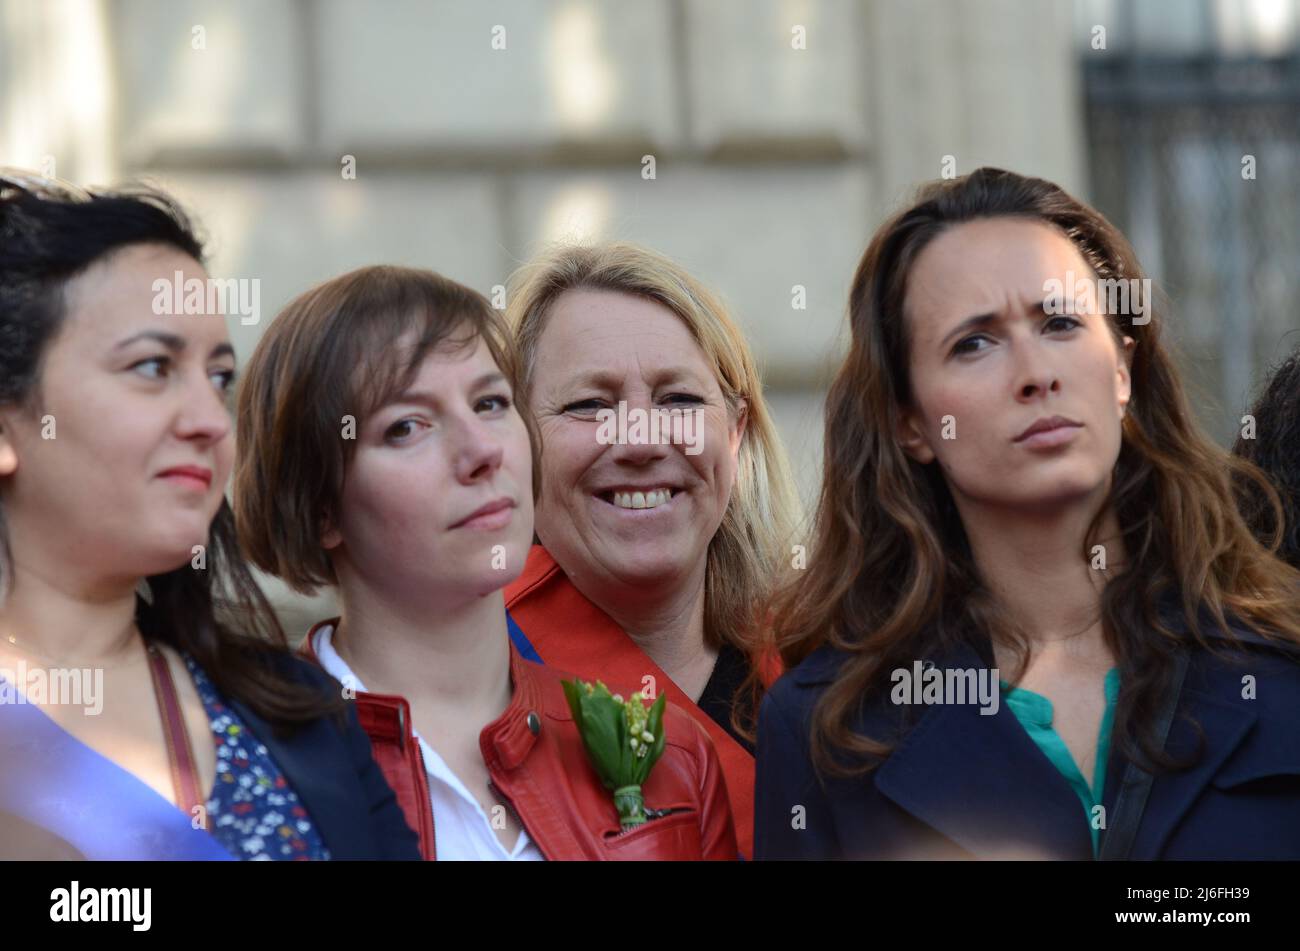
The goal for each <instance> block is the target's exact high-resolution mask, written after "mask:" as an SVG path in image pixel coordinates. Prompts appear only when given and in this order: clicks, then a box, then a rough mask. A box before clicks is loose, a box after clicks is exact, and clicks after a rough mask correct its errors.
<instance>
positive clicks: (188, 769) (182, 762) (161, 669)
mask: <svg viewBox="0 0 1300 951" xmlns="http://www.w3.org/2000/svg"><path fill="white" fill-rule="evenodd" d="M148 652H149V672H150V674H152V675H153V689H154V695H155V696H156V697H157V698H158V712H159V714H161V716H162V725H163V737H164V738H165V739H166V741H167V759H168V760H169V761H170V763H171V770H172V786H173V788H174V789H175V790H176V803H177V805H178V806H179V807H180V808H181V810H182V811H183V812H184V813H185V814H186V815H188V816H191V817H192V816H193V815H194V807H195V806H202V805H203V804H204V803H205V802H206V797H205V796H203V794H202V793H201V792H200V786H199V775H198V770H197V769H196V768H195V763H194V750H193V749H192V748H191V746H190V734H189V731H188V730H186V729H185V718H184V717H182V716H181V704H180V700H179V699H177V696H176V683H175V681H173V680H172V673H171V669H170V668H169V667H168V666H167V658H166V657H164V656H163V654H162V651H160V650H158V648H157V647H155V646H154V645H152V644H150V645H149V647H148Z"/></svg>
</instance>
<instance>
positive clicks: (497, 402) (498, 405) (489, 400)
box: [478, 393, 510, 412]
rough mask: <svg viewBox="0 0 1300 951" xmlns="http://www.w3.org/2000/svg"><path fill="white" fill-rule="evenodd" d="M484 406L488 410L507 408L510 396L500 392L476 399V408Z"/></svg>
mask: <svg viewBox="0 0 1300 951" xmlns="http://www.w3.org/2000/svg"><path fill="white" fill-rule="evenodd" d="M485 407H486V408H487V409H488V411H489V412H496V411H500V410H506V409H509V408H510V397H508V396H506V395H504V394H500V393H498V394H496V395H493V396H485V397H483V398H482V399H481V400H479V401H478V408H479V409H483V408H485Z"/></svg>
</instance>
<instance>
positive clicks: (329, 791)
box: [230, 701, 374, 859]
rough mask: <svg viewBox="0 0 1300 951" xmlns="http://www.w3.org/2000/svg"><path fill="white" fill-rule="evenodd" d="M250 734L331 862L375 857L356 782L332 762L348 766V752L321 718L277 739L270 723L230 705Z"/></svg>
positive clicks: (238, 704) (239, 706) (234, 702)
mask: <svg viewBox="0 0 1300 951" xmlns="http://www.w3.org/2000/svg"><path fill="white" fill-rule="evenodd" d="M230 706H231V707H232V708H233V709H234V710H236V712H237V713H238V714H239V717H240V718H241V719H242V720H243V721H244V724H245V725H246V726H247V727H248V729H250V730H252V731H253V735H254V736H256V737H257V738H258V740H260V741H261V743H262V745H263V746H265V747H266V749H267V752H269V753H270V754H271V758H272V759H273V760H275V763H276V765H277V766H279V767H280V772H281V773H283V774H284V778H285V780H286V781H287V782H288V783H289V785H290V786H291V787H292V788H293V791H294V792H295V793H297V795H298V799H299V801H300V802H301V803H302V805H303V808H305V809H306V810H307V812H308V814H309V815H310V816H311V821H312V822H313V823H314V824H315V826H316V831H317V832H318V833H319V834H320V837H321V840H322V841H323V842H324V843H325V847H326V848H328V849H329V851H330V858H332V859H365V858H373V857H374V856H373V855H372V850H371V848H370V847H369V845H370V838H369V836H368V835H367V834H366V833H367V832H368V831H369V830H367V829H365V828H363V827H362V826H360V825H359V824H358V823H357V814H358V809H357V804H358V803H361V802H363V801H364V800H363V797H362V791H361V787H360V784H359V783H358V782H357V780H356V777H355V775H353V774H352V773H351V771H349V772H348V773H347V774H346V775H340V774H339V771H338V770H337V769H336V768H332V767H334V766H335V765H336V764H339V763H344V764H350V762H351V759H350V757H349V756H348V755H347V751H346V750H345V749H344V748H343V747H342V746H341V745H340V744H338V743H336V742H332V741H333V739H334V738H333V735H332V727H331V725H330V723H329V721H328V720H326V719H320V720H317V721H316V722H314V723H312V724H311V725H309V726H304V727H303V728H302V729H301V730H300V731H299V732H297V733H295V734H294V735H293V736H292V737H290V738H288V739H285V738H283V737H280V736H277V735H276V733H275V730H274V729H273V728H272V727H271V725H270V724H269V723H267V722H266V721H265V720H263V719H262V718H261V717H260V716H258V715H257V714H256V713H254V712H253V711H252V710H250V709H249V708H248V707H247V706H245V705H244V704H242V703H240V702H238V701H231V703H230Z"/></svg>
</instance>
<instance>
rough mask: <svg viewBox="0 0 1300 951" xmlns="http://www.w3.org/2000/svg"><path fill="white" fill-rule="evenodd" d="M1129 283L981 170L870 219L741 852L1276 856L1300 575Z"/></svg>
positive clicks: (1059, 220)
mask: <svg viewBox="0 0 1300 951" xmlns="http://www.w3.org/2000/svg"><path fill="white" fill-rule="evenodd" d="M1144 281H1145V279H1144V276H1143V274H1142V272H1141V270H1140V268H1139V266H1138V262H1137V259H1136V256H1135V254H1134V252H1133V250H1132V248H1131V247H1130V246H1129V244H1128V242H1127V241H1126V240H1125V238H1124V237H1123V236H1122V235H1121V234H1120V233H1119V232H1118V231H1117V230H1116V229H1115V228H1114V227H1113V226H1112V225H1111V224H1110V223H1109V222H1107V221H1106V219H1105V218H1104V217H1103V216H1102V215H1100V214H1099V213H1098V212H1096V211H1095V210H1093V209H1092V208H1089V207H1088V206H1086V205H1084V204H1083V203H1081V202H1079V201H1078V200H1076V199H1074V198H1073V197H1071V196H1070V195H1068V194H1067V193H1066V192H1064V191H1063V190H1062V189H1060V188H1059V187H1058V186H1056V185H1054V184H1052V183H1050V182H1047V181H1043V180H1041V179H1035V178H1026V177H1023V176H1020V175H1016V174H1013V173H1011V172H1006V171H1001V170H998V169H989V168H984V169H980V170H978V171H976V172H974V173H972V174H970V175H968V176H965V177H963V178H960V179H957V180H954V181H946V182H939V183H935V184H932V185H930V186H928V187H926V188H924V189H923V190H922V191H921V193H920V195H919V197H918V199H917V201H916V202H915V204H913V205H912V206H911V207H910V208H907V209H906V210H904V211H902V212H901V213H899V214H898V215H896V216H895V217H893V218H891V219H890V220H889V221H887V222H886V223H885V224H884V225H883V226H882V227H881V228H880V229H879V230H878V231H877V233H876V235H875V236H874V238H873V239H872V241H871V243H870V246H869V247H868V248H867V251H866V253H865V255H864V256H863V258H862V261H861V262H860V264H859V266H858V269H857V272H856V275H855V277H854V281H853V286H852V290H851V293H850V299H849V322H850V328H851V332H852V340H851V343H850V346H849V353H848V356H847V358H846V359H845V361H844V363H843V365H842V366H841V368H840V370H839V372H838V375H837V376H836V378H835V381H834V383H833V385H832V387H831V390H830V393H829V397H828V400H827V407H826V440H825V445H826V449H825V467H824V474H823V480H824V481H823V488H822V492H821V497H820V502H819V507H818V511H817V515H816V528H815V534H814V538H813V545H814V547H813V550H812V553H811V558H810V563H809V567H808V568H807V570H806V572H805V573H804V576H803V577H802V578H800V579H798V580H797V581H796V582H795V583H794V585H793V586H792V587H791V588H789V589H788V590H787V591H785V592H784V594H783V596H782V597H781V598H779V599H778V603H777V604H776V605H775V607H774V618H775V623H774V634H775V637H776V639H777V643H778V645H779V648H780V651H781V653H782V656H783V659H784V660H785V662H786V664H787V667H788V668H793V669H792V670H790V671H789V672H788V673H787V674H786V675H785V676H784V677H783V678H782V680H781V681H780V682H778V683H777V684H776V685H775V686H774V688H773V689H772V690H771V691H770V693H769V694H768V696H767V697H766V698H765V699H764V701H763V705H762V709H761V712H760V718H759V729H758V757H757V759H758V766H757V773H758V775H757V786H756V821H755V835H756V854H757V856H758V857H759V858H797V857H804V858H929V857H966V858H969V857H981V858H984V857H1032V858H1088V857H1093V856H1098V857H1101V858H1123V857H1132V858H1202V859H1204V858H1219V859H1228V858H1266V857H1267V858H1281V857H1287V858H1296V857H1300V747H1297V746H1296V743H1295V739H1294V738H1295V736H1296V732H1297V728H1298V727H1300V662H1298V661H1297V656H1298V653H1297V648H1300V573H1297V572H1296V571H1295V570H1294V569H1292V568H1291V567H1289V566H1287V565H1286V564H1284V563H1283V562H1282V561H1281V560H1280V559H1278V558H1276V557H1275V556H1274V555H1273V554H1271V553H1270V552H1269V551H1267V550H1266V549H1265V548H1264V547H1263V546H1262V545H1261V544H1260V543H1259V542H1257V541H1256V540H1255V538H1254V537H1253V536H1252V534H1251V532H1250V531H1249V529H1248V528H1247V525H1246V524H1245V522H1244V521H1243V519H1242V517H1241V515H1240V514H1239V513H1238V509H1237V504H1236V502H1237V499H1236V497H1235V493H1234V486H1233V479H1234V477H1235V478H1236V479H1238V480H1244V481H1246V482H1251V483H1254V484H1256V485H1257V486H1258V487H1259V488H1258V491H1259V492H1261V493H1262V494H1263V495H1264V496H1265V497H1267V498H1268V499H1269V500H1270V504H1271V505H1272V506H1274V507H1275V509H1276V506H1277V496H1276V493H1275V492H1274V491H1273V489H1272V488H1271V487H1269V486H1268V484H1267V483H1266V481H1265V480H1264V479H1263V477H1262V476H1261V474H1260V473H1259V472H1258V470H1257V469H1255V468H1254V467H1253V466H1251V465H1249V464H1248V463H1244V462H1242V461H1239V460H1235V459H1234V458H1233V457H1231V456H1230V455H1229V454H1228V453H1227V452H1225V451H1223V450H1222V449H1220V448H1219V447H1217V446H1216V445H1214V444H1213V443H1212V442H1211V441H1210V440H1209V438H1208V437H1207V436H1206V435H1205V434H1204V433H1203V432H1202V430H1201V429H1200V427H1199V426H1198V425H1197V424H1196V422H1195V421H1194V420H1193V417H1192V414H1191V411H1190V409H1189V406H1188V403H1187V400H1186V398H1185V397H1184V394H1183V390H1182V386H1181V383H1180V381H1179V377H1178V374H1177V372H1176V370H1175V366H1174V362H1173V359H1172V358H1171V356H1170V353H1169V352H1168V350H1167V349H1166V347H1165V345H1164V343H1163V342H1162V332H1163V324H1164V317H1163V315H1162V314H1161V313H1160V312H1159V308H1157V307H1156V306H1155V305H1154V301H1153V300H1152V296H1151V295H1150V294H1149V293H1142V294H1138V293H1136V292H1138V291H1139V290H1141V289H1142V288H1144V287H1149V282H1145V283H1144ZM1116 289H1119V290H1123V291H1124V292H1125V293H1124V294H1114V293H1113V292H1114V291H1115V290H1116ZM1084 291H1086V293H1085V292H1084ZM1117 300H1118V302H1119V306H1115V305H1116V301H1117ZM1081 804H1082V806H1083V808H1082V809H1081V808H1080V805H1081Z"/></svg>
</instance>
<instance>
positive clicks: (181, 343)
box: [113, 330, 234, 353]
mask: <svg viewBox="0 0 1300 951" xmlns="http://www.w3.org/2000/svg"><path fill="white" fill-rule="evenodd" d="M139 340H153V341H155V342H157V343H160V344H162V345H163V346H164V347H166V348H167V349H168V350H170V351H171V352H172V353H181V352H182V351H183V350H184V349H185V338H184V337H182V336H179V335H178V334H169V333H164V332H163V331H161V330H142V331H140V332H139V333H137V334H132V335H131V336H129V337H127V338H126V339H125V340H121V341H119V342H118V344H117V346H115V347H114V348H113V349H114V350H122V349H124V348H126V347H129V346H131V344H133V343H135V342H136V341H139ZM227 346H229V345H228V344H227ZM231 352H232V353H233V352H234V351H231Z"/></svg>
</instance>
